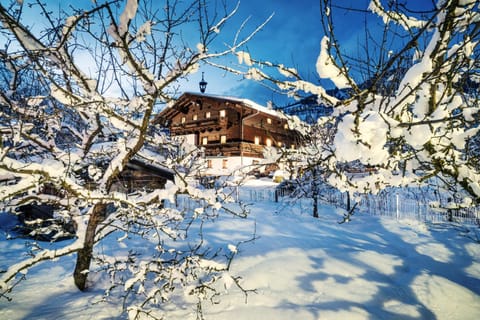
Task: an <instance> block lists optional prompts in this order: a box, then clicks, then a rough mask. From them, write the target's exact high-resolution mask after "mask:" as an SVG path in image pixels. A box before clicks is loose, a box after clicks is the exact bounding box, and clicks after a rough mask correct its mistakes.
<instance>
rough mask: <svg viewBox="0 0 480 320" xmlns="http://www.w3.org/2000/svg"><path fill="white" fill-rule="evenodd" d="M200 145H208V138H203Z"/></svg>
mask: <svg viewBox="0 0 480 320" xmlns="http://www.w3.org/2000/svg"><path fill="white" fill-rule="evenodd" d="M202 144H203V145H206V144H208V138H207V137H203V138H202Z"/></svg>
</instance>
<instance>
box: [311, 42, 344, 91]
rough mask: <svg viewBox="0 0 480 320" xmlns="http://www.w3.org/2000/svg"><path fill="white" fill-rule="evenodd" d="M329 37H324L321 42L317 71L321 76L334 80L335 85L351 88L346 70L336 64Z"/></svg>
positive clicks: (340, 87)
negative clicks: (330, 48) (330, 50)
mask: <svg viewBox="0 0 480 320" xmlns="http://www.w3.org/2000/svg"><path fill="white" fill-rule="evenodd" d="M328 47H329V39H328V37H327V36H325V37H323V39H322V41H321V43H320V54H319V55H318V59H317V64H316V68H317V73H318V75H319V76H320V77H321V78H327V79H330V80H332V82H333V83H334V84H335V86H336V87H337V88H339V89H344V88H349V87H350V82H349V79H348V78H347V77H346V76H345V74H344V72H343V71H342V70H340V68H339V67H338V66H337V65H336V64H335V62H334V61H333V59H332V56H331V55H330V52H329V50H328V49H329V48H328Z"/></svg>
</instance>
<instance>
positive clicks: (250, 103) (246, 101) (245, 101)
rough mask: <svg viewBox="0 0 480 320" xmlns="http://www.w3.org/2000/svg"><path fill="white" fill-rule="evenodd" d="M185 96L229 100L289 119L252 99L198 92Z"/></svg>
mask: <svg viewBox="0 0 480 320" xmlns="http://www.w3.org/2000/svg"><path fill="white" fill-rule="evenodd" d="M185 94H188V95H192V96H198V97H206V98H212V99H220V100H227V101H230V102H236V103H241V104H243V105H245V106H247V107H250V108H252V109H254V110H257V111H260V112H262V113H266V114H269V115H271V116H274V117H278V118H282V119H287V117H286V116H285V114H284V113H283V112H280V111H277V110H273V109H271V108H267V107H265V106H262V105H260V104H258V103H256V102H254V101H252V100H250V99H242V98H236V97H231V96H223V95H215V94H205V93H197V92H185V93H184V95H185Z"/></svg>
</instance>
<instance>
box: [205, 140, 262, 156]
mask: <svg viewBox="0 0 480 320" xmlns="http://www.w3.org/2000/svg"><path fill="white" fill-rule="evenodd" d="M203 147H204V148H205V156H207V157H216V156H223V157H233V156H245V157H255V158H263V146H260V145H256V144H253V143H248V142H227V143H211V144H207V145H204V146H203Z"/></svg>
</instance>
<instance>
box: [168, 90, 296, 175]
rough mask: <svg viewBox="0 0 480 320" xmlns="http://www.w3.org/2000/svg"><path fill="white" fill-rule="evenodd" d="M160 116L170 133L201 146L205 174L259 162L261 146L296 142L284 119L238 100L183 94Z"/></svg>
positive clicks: (285, 145)
mask: <svg viewBox="0 0 480 320" xmlns="http://www.w3.org/2000/svg"><path fill="white" fill-rule="evenodd" d="M160 118H161V119H164V120H163V121H165V120H166V121H167V122H166V123H167V124H168V127H169V129H170V133H171V135H172V136H184V137H186V140H187V141H188V142H189V143H191V144H194V145H197V146H201V147H203V148H204V149H205V156H206V159H207V160H208V161H209V162H210V166H211V168H209V169H207V174H210V173H208V172H225V173H227V172H231V171H232V170H234V169H238V168H239V167H241V165H242V164H243V165H244V166H245V165H247V166H248V165H251V164H252V163H253V162H254V161H256V162H259V161H260V160H261V159H262V158H263V146H267V145H270V146H272V147H287V148H290V147H291V146H292V145H295V146H296V145H297V141H296V138H297V134H296V133H295V132H294V131H293V130H290V129H289V128H288V126H287V120H286V119H284V118H282V117H278V116H277V115H276V114H275V112H274V111H271V110H267V109H262V108H261V107H256V106H252V104H248V103H246V102H244V100H240V99H239V100H238V101H237V100H236V99H228V98H221V97H220V98H219V97H209V96H208V95H197V94H190V93H187V94H185V95H183V96H182V97H181V98H180V99H179V100H177V102H176V104H175V105H174V106H173V107H171V108H169V109H166V110H165V112H163V113H162V114H161V117H160ZM226 158H228V159H227V161H226V162H225V159H226ZM225 163H227V165H225ZM225 167H226V168H225Z"/></svg>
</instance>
